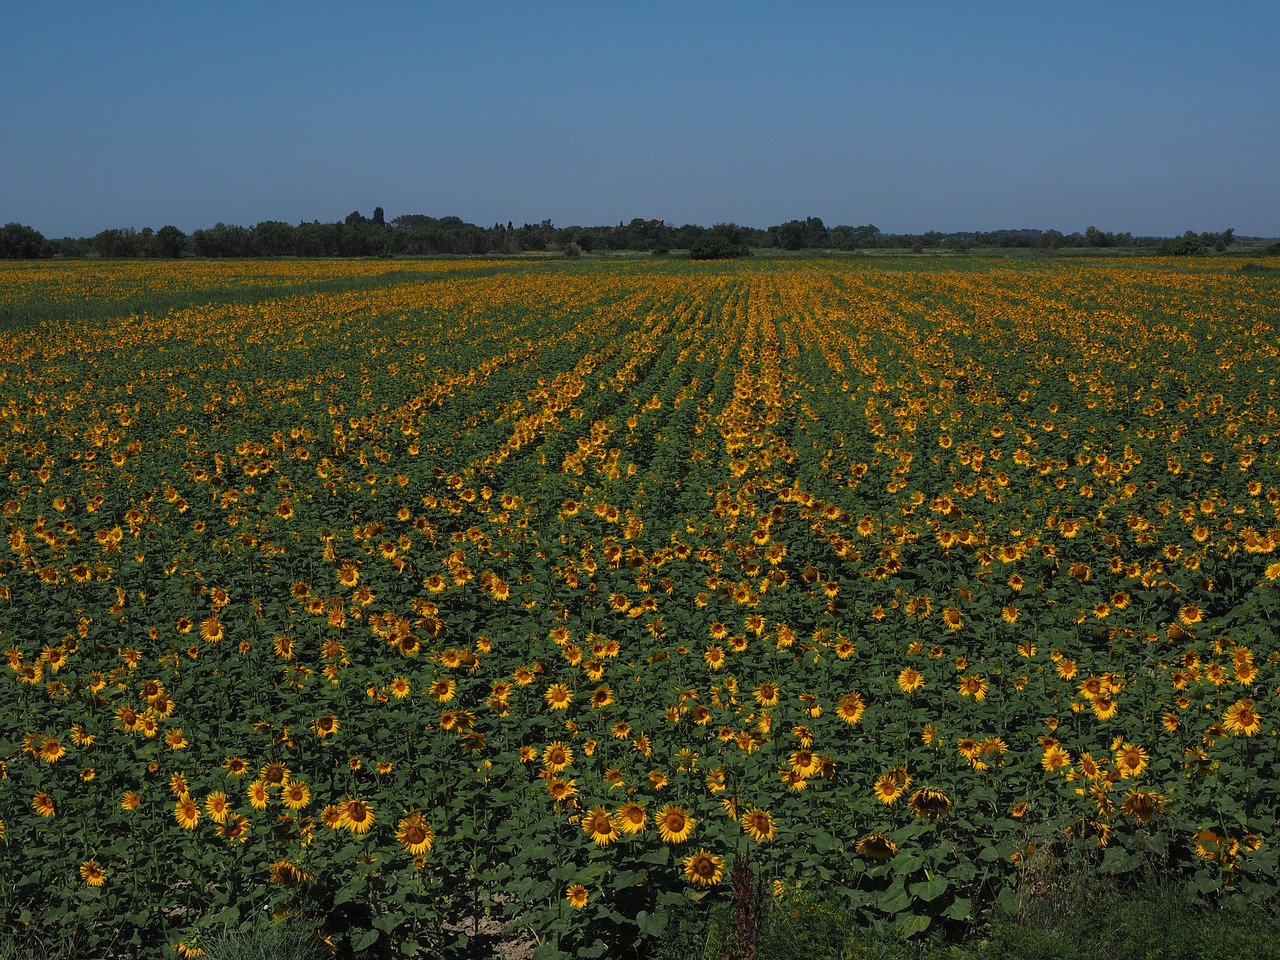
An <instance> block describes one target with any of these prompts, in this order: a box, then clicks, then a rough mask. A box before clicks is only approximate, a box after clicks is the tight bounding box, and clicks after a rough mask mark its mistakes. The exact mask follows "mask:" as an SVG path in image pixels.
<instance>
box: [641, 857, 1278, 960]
mask: <svg viewBox="0 0 1280 960" xmlns="http://www.w3.org/2000/svg"><path fill="white" fill-rule="evenodd" d="M1042 879H1043V878H1042ZM733 921H734V913H733V909H732V907H731V906H729V905H725V904H720V905H717V906H716V907H714V908H712V910H711V911H710V912H709V913H705V914H701V915H698V914H695V913H693V912H689V913H686V914H684V915H683V916H680V917H678V918H676V919H674V920H673V921H672V922H671V923H670V925H669V927H668V935H667V936H666V937H665V938H664V939H663V942H662V943H661V944H659V945H658V946H657V948H656V949H655V950H654V951H653V953H652V954H651V960H723V958H726V957H727V958H731V960H752V958H754V960H1076V958H1080V957H1089V958H1091V960H1280V917H1277V916H1275V915H1273V914H1269V913H1267V912H1265V911H1260V910H1258V911H1254V910H1250V909H1248V908H1238V907H1237V908H1230V909H1219V908H1216V907H1214V906H1212V905H1211V904H1208V903H1205V902H1203V901H1200V900H1197V899H1195V898H1194V897H1193V896H1191V895H1190V894H1189V893H1187V892H1186V891H1185V889H1183V888H1180V887H1175V886H1173V885H1171V884H1170V883H1169V882H1168V881H1164V880H1161V879H1159V878H1158V875H1153V879H1151V880H1150V881H1149V882H1148V883H1147V885H1145V886H1143V887H1141V888H1139V889H1137V890H1134V891H1131V892H1130V893H1128V894H1124V895H1119V894H1118V892H1117V891H1116V890H1114V889H1112V888H1111V886H1110V885H1109V884H1108V883H1107V882H1106V881H1105V880H1101V881H1099V880H1097V879H1090V878H1087V877H1086V876H1084V875H1083V874H1068V875H1062V876H1058V877H1055V878H1053V880H1052V881H1051V882H1050V883H1049V884H1047V885H1044V884H1042V886H1041V887H1040V889H1038V890H1036V891H1028V893H1027V896H1026V897H1025V898H1024V899H1023V900H1021V902H1020V903H1019V906H1018V908H1017V911H1016V913H1014V914H1007V915H1001V916H993V917H989V918H987V921H986V922H985V923H984V924H983V925H981V926H980V927H978V928H976V929H975V930H973V931H972V932H971V933H970V935H969V936H968V937H966V938H965V939H964V940H962V941H959V942H948V941H945V940H943V939H941V938H937V937H935V938H933V939H928V938H923V939H912V940H903V939H900V938H899V937H897V936H895V935H894V934H893V933H892V932H891V931H889V930H876V929H869V928H867V927H859V926H857V925H856V924H855V923H854V921H853V920H852V918H851V916H850V914H849V912H848V911H847V910H846V909H845V907H844V905H843V904H841V903H839V902H835V901H830V900H824V899H821V898H816V897H812V896H805V895H802V896H800V897H799V898H798V899H795V900H792V901H791V902H789V903H773V902H771V903H770V904H768V905H767V907H766V909H765V911H764V914H763V917H762V922H761V923H760V925H759V928H758V931H757V936H756V941H755V944H754V948H755V949H754V952H750V951H747V950H745V949H743V947H744V946H745V945H741V944H737V943H736V942H735V938H734V935H733Z"/></svg>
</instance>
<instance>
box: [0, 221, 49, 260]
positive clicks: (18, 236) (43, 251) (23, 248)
mask: <svg viewBox="0 0 1280 960" xmlns="http://www.w3.org/2000/svg"><path fill="white" fill-rule="evenodd" d="M52 255H53V248H52V247H50V245H49V241H47V240H46V239H45V238H44V235H43V234H42V233H40V231H38V230H36V229H35V228H33V227H28V226H26V225H25V224H21V223H6V224H5V225H4V226H3V227H0V260H39V259H43V258H46V257H50V256H52Z"/></svg>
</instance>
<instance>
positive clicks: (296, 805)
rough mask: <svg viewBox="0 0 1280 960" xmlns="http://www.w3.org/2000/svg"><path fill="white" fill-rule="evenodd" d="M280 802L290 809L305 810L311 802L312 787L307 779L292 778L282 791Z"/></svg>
mask: <svg viewBox="0 0 1280 960" xmlns="http://www.w3.org/2000/svg"><path fill="white" fill-rule="evenodd" d="M280 802H281V803H283V804H284V805H285V806H286V807H288V808H289V809H290V810H304V809H306V807H307V805H308V804H310V803H311V788H310V787H309V786H307V784H306V782H305V781H302V780H290V781H289V782H288V783H287V784H285V786H284V789H283V790H282V791H281V793H280Z"/></svg>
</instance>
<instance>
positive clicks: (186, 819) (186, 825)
mask: <svg viewBox="0 0 1280 960" xmlns="http://www.w3.org/2000/svg"><path fill="white" fill-rule="evenodd" d="M173 818H174V819H175V820H177V821H178V826H180V827H181V828H182V829H183V830H194V829H195V828H196V824H197V823H199V822H200V808H199V807H198V806H196V802H195V801H194V800H192V799H191V797H190V795H186V796H183V797H181V798H179V800H178V802H177V803H175V804H174V805H173Z"/></svg>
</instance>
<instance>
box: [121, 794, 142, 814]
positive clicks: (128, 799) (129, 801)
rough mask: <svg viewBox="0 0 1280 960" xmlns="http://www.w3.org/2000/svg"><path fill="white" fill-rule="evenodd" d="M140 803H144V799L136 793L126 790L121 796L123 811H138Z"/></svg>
mask: <svg viewBox="0 0 1280 960" xmlns="http://www.w3.org/2000/svg"><path fill="white" fill-rule="evenodd" d="M140 803H142V798H141V797H140V796H138V795H137V794H136V793H134V792H133V791H132V790H126V791H125V792H124V793H123V794H121V796H120V809H121V810H136V809H138V805H139V804H140Z"/></svg>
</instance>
